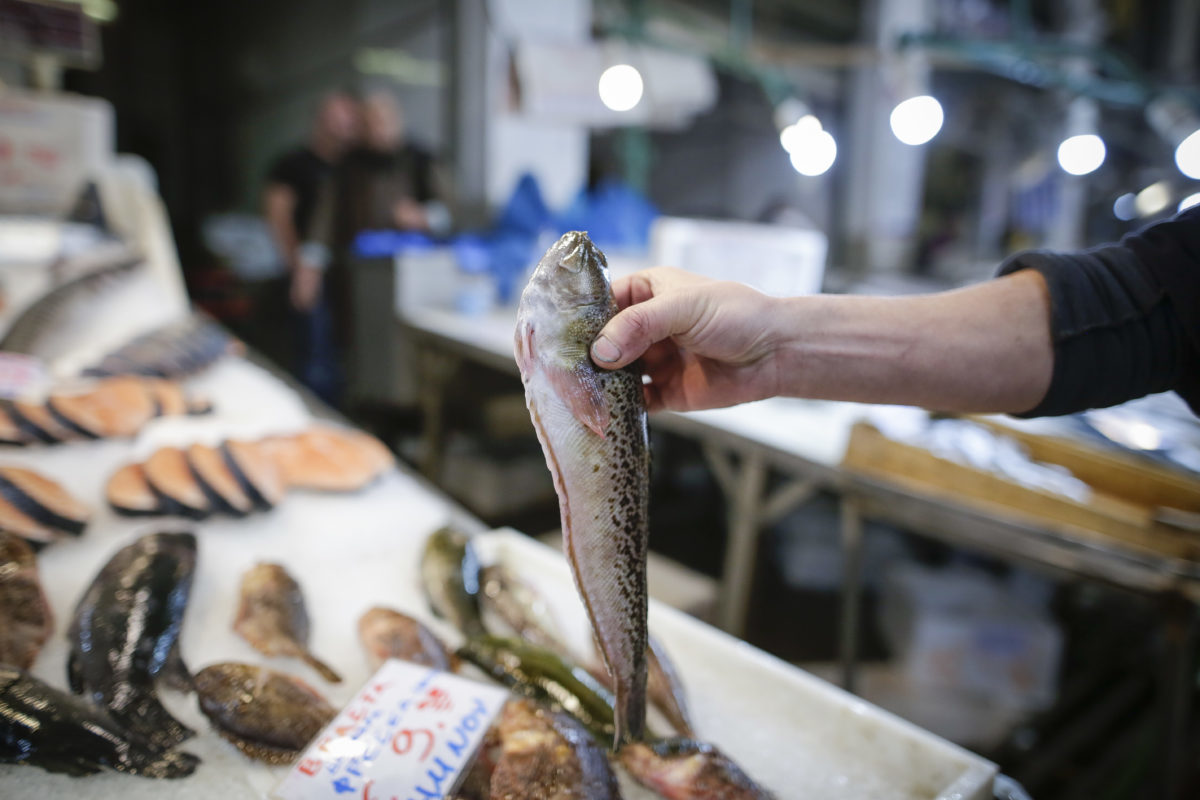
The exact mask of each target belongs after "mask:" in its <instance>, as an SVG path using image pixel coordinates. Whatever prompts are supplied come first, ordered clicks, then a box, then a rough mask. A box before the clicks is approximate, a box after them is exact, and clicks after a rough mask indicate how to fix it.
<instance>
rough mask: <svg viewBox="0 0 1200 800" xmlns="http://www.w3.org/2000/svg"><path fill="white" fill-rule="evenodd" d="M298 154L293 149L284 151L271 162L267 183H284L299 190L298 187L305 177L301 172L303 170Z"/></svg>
mask: <svg viewBox="0 0 1200 800" xmlns="http://www.w3.org/2000/svg"><path fill="white" fill-rule="evenodd" d="M298 155H299V154H298V153H296V152H295V151H292V152H289V153H284V154H283V155H281V156H280V157H279V158H277V159H275V161H273V162H272V163H271V167H270V169H268V170H267V183H282V184H283V185H285V186H290V187H292V189H295V190H296V191H299V188H298V187H299V185H300V183H301V182H302V181H303V178H302V177H301V175H300V174H299V173H300V172H301V170H302V165H301V163H300V158H299V157H298Z"/></svg>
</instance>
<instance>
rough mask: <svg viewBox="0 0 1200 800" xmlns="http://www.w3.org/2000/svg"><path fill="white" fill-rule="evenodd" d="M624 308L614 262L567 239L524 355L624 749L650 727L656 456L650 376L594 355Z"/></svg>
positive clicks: (523, 340) (542, 291)
mask: <svg viewBox="0 0 1200 800" xmlns="http://www.w3.org/2000/svg"><path fill="white" fill-rule="evenodd" d="M616 311H617V305H616V300H615V298H614V297H613V293H612V288H611V287H610V286H609V282H608V267H607V262H606V261H605V258H604V254H603V253H601V252H600V251H599V250H598V249H597V248H596V246H595V245H594V244H592V242H591V240H589V239H588V237H587V234H585V233H580V232H578V231H574V232H571V233H567V234H565V235H564V236H563V237H562V238H561V239H559V240H558V241H557V242H556V243H555V244H554V245H553V246H552V247H551V248H550V249H549V250H548V251H546V255H544V256H543V257H542V260H541V261H540V262H539V263H538V265H537V268H536V269H535V270H534V273H533V277H532V278H531V279H530V281H529V285H528V286H526V287H525V291H524V293H523V294H522V295H521V304H520V307H519V309H518V311H517V330H516V356H517V364H518V365H519V366H520V368H521V380H522V381H523V382H524V384H525V398H526V401H527V403H528V405H529V413H530V416H531V417H532V418H533V425H534V428H535V429H536V430H537V434H538V440H539V441H540V442H541V443H542V450H543V452H544V453H545V456H546V463H547V465H548V466H549V467H550V472H551V473H552V474H553V476H554V487H555V489H556V490H557V492H558V502H559V513H560V516H561V519H562V529H563V549H564V550H565V552H566V556H567V561H568V562H569V563H570V565H571V570H572V572H573V573H574V575H575V584H576V586H577V587H578V589H579V594H580V596H581V597H582V598H583V603H584V606H585V607H586V608H587V613H588V616H589V618H590V619H591V621H592V627H593V628H594V629H595V632H596V638H597V639H598V640H599V642H600V651H601V654H602V655H603V656H604V661H605V664H606V666H607V667H608V670H609V672H610V673H611V674H612V676H613V683H614V684H615V686H616V694H617V714H616V740H617V742H618V743H620V742H626V741H635V740H640V739H641V738H642V736H643V733H644V729H645V719H646V547H647V536H648V533H649V529H648V506H649V477H650V448H649V444H648V441H647V433H646V406H645V401H644V398H643V395H642V381H641V376H640V374H639V372H638V370H637V369H635V368H632V367H627V368H625V369H621V370H613V371H610V370H603V369H599V368H598V367H596V366H595V365H594V364H593V363H592V361H591V358H590V356H589V355H588V351H589V348H590V347H591V343H592V340H593V339H595V338H596V335H597V334H599V332H600V329H601V328H602V327H604V324H605V323H606V322H608V320H609V319H610V318H611V317H612V316H613V314H615V313H616Z"/></svg>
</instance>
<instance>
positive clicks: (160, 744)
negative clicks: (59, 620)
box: [67, 533, 196, 750]
mask: <svg viewBox="0 0 1200 800" xmlns="http://www.w3.org/2000/svg"><path fill="white" fill-rule="evenodd" d="M195 567H196V537H195V536H193V535H192V534H190V533H154V534H149V535H147V536H143V537H142V538H140V539H138V540H137V541H136V542H134V543H133V544H130V545H127V546H126V547H123V548H121V549H120V550H119V551H117V553H116V555H114V556H113V557H112V558H111V559H110V560H109V562H108V563H107V564H106V565H105V566H104V568H103V569H101V570H100V574H98V575H97V576H96V578H95V580H93V581H92V585H91V586H90V587H88V590H87V591H86V592H85V593H84V595H83V597H82V598H81V599H80V600H79V604H78V605H77V606H76V607H75V619H74V620H73V621H72V623H71V629H70V631H69V633H68V639H69V640H70V642H71V654H70V657H69V660H68V663H67V677H68V680H69V681H70V685H71V689H72V690H73V691H74V692H76V693H77V694H83V695H84V696H85V697H86V698H87V699H89V700H90V701H91V702H93V703H95V704H96V705H97V706H100V707H101V708H104V709H107V710H108V712H109V714H110V715H111V716H112V717H113V718H114V719H115V720H116V721H117V722H118V723H119V724H120V725H121V726H123V727H125V728H127V729H129V730H130V731H132V732H133V733H134V734H135V735H136V736H138V737H139V738H141V739H143V740H145V741H146V742H148V743H149V744H150V745H151V746H153V747H155V748H157V749H159V750H167V749H170V748H171V747H174V746H175V745H177V744H179V743H180V742H182V741H183V740H184V739H187V738H188V737H189V736H191V735H192V734H193V731H192V730H191V729H189V728H188V727H187V726H185V725H184V724H183V723H182V722H180V721H179V720H177V719H175V718H174V717H173V716H171V714H170V712H168V711H167V710H166V709H165V708H164V707H163V706H162V703H161V702H159V699H158V695H157V694H156V687H155V683H156V682H157V681H158V680H160V679H161V680H169V681H172V682H173V683H175V684H177V685H187V684H188V683H189V681H190V677H189V676H188V675H187V671H186V668H185V667H184V666H183V662H182V660H181V659H180V658H179V651H178V641H179V631H180V629H181V627H182V626H183V615H184V611H185V610H186V609H187V602H188V595H189V594H190V592H191V588H192V573H193V572H194V571H195Z"/></svg>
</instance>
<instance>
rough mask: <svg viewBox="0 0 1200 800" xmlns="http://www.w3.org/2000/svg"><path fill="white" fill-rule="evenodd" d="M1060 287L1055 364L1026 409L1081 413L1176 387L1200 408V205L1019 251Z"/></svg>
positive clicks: (1008, 268)
mask: <svg viewBox="0 0 1200 800" xmlns="http://www.w3.org/2000/svg"><path fill="white" fill-rule="evenodd" d="M1022 269H1036V270H1037V271H1038V272H1040V273H1041V274H1042V276H1043V277H1045V279H1046V284H1047V286H1048V287H1049V289H1050V306H1051V336H1052V337H1053V340H1054V373H1053V377H1052V378H1051V382H1050V388H1049V389H1048V390H1047V392H1046V396H1045V397H1044V398H1042V401H1041V402H1040V403H1038V405H1037V406H1035V407H1034V408H1032V409H1030V410H1029V411H1027V412H1025V413H1024V414H1021V415H1019V416H1025V417H1038V416H1053V415H1058V414H1072V413H1075V412H1077V411H1084V410H1086V409H1089V408H1103V407H1105V406H1112V405H1117V404H1118V403H1123V402H1125V401H1126V400H1132V399H1134V398H1137V397H1142V396H1144V395H1147V394H1153V393H1155V392H1163V391H1167V390H1172V389H1173V390H1175V391H1176V392H1178V393H1179V394H1180V396H1181V397H1183V399H1184V400H1186V401H1187V403H1188V405H1189V406H1190V407H1191V409H1192V411H1194V412H1196V413H1197V414H1200V208H1194V209H1189V210H1188V211H1185V212H1183V213H1181V214H1179V215H1177V216H1176V217H1174V218H1173V219H1171V220H1168V221H1167V222H1163V223H1160V224H1158V225H1154V226H1151V227H1149V228H1146V229H1144V230H1142V231H1139V232H1138V233H1135V234H1131V235H1129V236H1126V237H1125V238H1124V239H1123V240H1122V241H1121V243H1120V244H1116V245H1109V246H1106V247H1100V248H1097V249H1095V250H1089V251H1086V252H1081V253H1048V252H1030V253H1021V254H1018V255H1016V256H1013V257H1012V258H1010V259H1009V260H1008V261H1006V262H1005V263H1004V264H1002V265H1001V266H1000V269H999V273H998V274H1000V275H1007V274H1009V273H1013V272H1016V271H1018V270H1022Z"/></svg>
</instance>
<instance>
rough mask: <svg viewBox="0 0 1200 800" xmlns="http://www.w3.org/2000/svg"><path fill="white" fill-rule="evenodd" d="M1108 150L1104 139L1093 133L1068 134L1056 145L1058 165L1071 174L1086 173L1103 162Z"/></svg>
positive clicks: (1095, 168)
mask: <svg viewBox="0 0 1200 800" xmlns="http://www.w3.org/2000/svg"><path fill="white" fill-rule="evenodd" d="M1107 154H1108V150H1107V149H1106V148H1105V146H1104V140H1103V139H1101V138H1100V137H1099V136H1097V135H1096V134H1094V133H1081V134H1079V135H1078V136H1068V137H1067V138H1066V139H1063V141H1062V144H1060V145H1059V146H1058V165H1059V166H1060V167H1062V168H1063V171H1064V172H1068V173H1070V174H1071V175H1087V174H1088V173H1089V172H1095V171H1096V170H1097V169H1099V168H1100V165H1101V164H1103V163H1104V157H1105V156H1106V155H1107Z"/></svg>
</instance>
